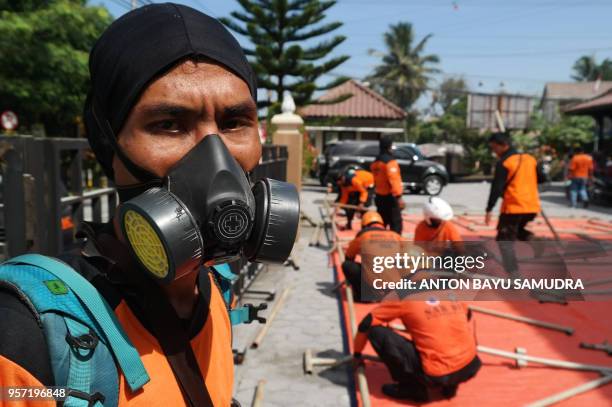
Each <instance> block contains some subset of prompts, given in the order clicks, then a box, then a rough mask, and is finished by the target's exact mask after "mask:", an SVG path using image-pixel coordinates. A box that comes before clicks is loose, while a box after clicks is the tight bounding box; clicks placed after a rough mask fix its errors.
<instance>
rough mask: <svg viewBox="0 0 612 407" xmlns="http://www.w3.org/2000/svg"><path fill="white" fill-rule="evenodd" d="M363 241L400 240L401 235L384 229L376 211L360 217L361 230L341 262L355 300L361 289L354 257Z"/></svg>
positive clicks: (360, 299) (360, 295) (360, 294)
mask: <svg viewBox="0 0 612 407" xmlns="http://www.w3.org/2000/svg"><path fill="white" fill-rule="evenodd" d="M365 241H392V242H400V241H402V237H401V236H400V235H399V234H398V233H396V232H394V231H392V230H387V229H385V226H384V224H383V220H382V217H381V216H380V214H379V213H378V212H375V211H369V212H366V213H364V214H363V216H362V217H361V230H360V231H359V233H357V236H355V239H353V240H352V241H351V242H350V243H349V246H348V249H347V250H346V253H345V257H346V260H345V261H344V263H342V272H343V273H344V276H345V277H346V281H347V282H348V283H349V284H350V285H351V287H352V288H353V293H354V298H355V301H360V302H361V301H362V300H363V297H362V291H361V263H358V262H356V261H355V260H356V257H357V255H358V254H360V253H361V246H362V245H363V243H364V242H365Z"/></svg>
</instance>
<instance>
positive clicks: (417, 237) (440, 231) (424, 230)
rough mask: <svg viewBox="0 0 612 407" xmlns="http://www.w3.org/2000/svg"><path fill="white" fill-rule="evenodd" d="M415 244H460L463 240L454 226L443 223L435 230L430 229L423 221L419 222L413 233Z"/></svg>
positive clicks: (447, 222) (446, 222) (448, 222)
mask: <svg viewBox="0 0 612 407" xmlns="http://www.w3.org/2000/svg"><path fill="white" fill-rule="evenodd" d="M414 241H415V242H462V241H463V239H462V238H461V235H460V234H459V232H458V231H457V228H456V227H455V225H453V224H452V223H451V222H450V221H443V222H442V223H441V224H440V226H438V227H437V228H432V227H430V226H429V225H428V224H427V222H425V221H424V220H423V221H421V222H419V224H418V225H417V227H416V229H415V231H414Z"/></svg>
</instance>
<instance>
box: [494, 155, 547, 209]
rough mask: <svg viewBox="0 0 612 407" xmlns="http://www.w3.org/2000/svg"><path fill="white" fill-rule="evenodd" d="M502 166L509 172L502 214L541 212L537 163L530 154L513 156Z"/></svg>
mask: <svg viewBox="0 0 612 407" xmlns="http://www.w3.org/2000/svg"><path fill="white" fill-rule="evenodd" d="M502 165H503V166H504V168H505V169H506V170H507V171H508V175H507V177H506V188H505V190H504V195H503V202H502V206H501V213H504V214H520V213H538V212H540V196H539V194H538V175H537V174H538V173H537V165H538V164H537V161H536V159H535V158H534V157H533V156H531V155H529V154H513V155H511V156H510V157H508V158H506V159H505V160H504V161H503V163H502Z"/></svg>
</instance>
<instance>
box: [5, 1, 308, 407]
mask: <svg viewBox="0 0 612 407" xmlns="http://www.w3.org/2000/svg"><path fill="white" fill-rule="evenodd" d="M89 70H90V75H91V77H90V81H89V83H90V90H89V93H88V98H87V101H86V103H85V109H84V123H85V128H86V132H87V138H88V140H89V143H90V145H91V148H92V150H93V151H94V153H95V155H96V158H97V160H98V161H99V163H100V164H101V166H102V168H103V170H104V172H105V174H106V175H107V176H108V178H110V179H111V180H112V181H113V182H114V184H115V185H116V186H117V190H118V193H119V199H120V205H119V207H117V208H110V209H114V210H115V212H114V214H111V215H112V216H113V219H112V220H111V221H110V222H108V223H104V224H101V223H93V222H87V223H84V224H83V225H81V228H80V229H81V230H80V233H81V237H85V238H86V239H85V241H84V244H83V247H81V248H80V250H78V251H75V252H73V253H64V254H63V255H61V259H62V260H63V261H60V260H57V259H53V258H51V257H45V256H42V255H37V254H28V255H22V256H19V257H15V258H13V259H10V260H8V261H6V262H4V263H2V264H1V265H0V386H14V387H18V388H25V387H30V386H32V387H35V388H42V387H43V386H44V387H51V386H57V388H54V391H53V396H54V397H58V398H60V399H62V400H63V399H64V398H65V400H63V401H64V403H63V404H64V405H66V406H102V405H104V406H106V407H115V406H119V407H129V406H189V407H200V406H201V407H212V406H230V405H231V404H233V403H232V392H233V381H234V365H233V355H232V324H234V323H238V322H243V321H244V322H248V321H251V320H253V319H255V318H256V317H257V315H256V312H253V311H256V310H254V309H253V307H242V308H239V309H235V310H231V311H228V307H229V304H230V303H231V298H230V297H231V292H230V291H228V290H227V287H228V285H229V284H231V282H230V280H231V279H232V278H233V277H234V276H233V274H232V272H231V271H230V270H229V267H227V265H224V264H221V265H218V263H225V262H231V261H233V260H236V259H238V258H241V257H242V256H244V257H246V258H249V259H250V260H251V261H264V260H266V261H277V262H283V261H284V260H285V259H286V258H287V255H288V254H289V252H290V250H291V247H292V246H293V242H294V240H295V234H294V232H295V231H296V230H297V224H298V221H299V199H298V196H297V192H296V191H295V188H294V187H293V186H291V185H290V184H287V183H282V182H280V181H275V180H269V179H262V180H260V181H258V182H257V183H256V184H255V185H254V186H253V187H251V185H250V182H249V179H248V177H247V173H248V172H250V171H251V170H253V169H254V168H255V166H256V165H257V163H258V162H259V159H260V157H261V144H260V140H259V134H258V127H257V104H256V102H257V100H256V96H257V86H256V84H255V74H254V73H253V71H252V70H251V68H250V66H249V63H248V61H247V59H246V57H245V55H244V53H243V51H242V48H241V47H240V45H239V44H238V42H237V41H236V40H235V39H234V38H233V37H232V36H231V34H230V33H229V32H228V31H227V29H226V28H225V27H224V26H223V24H221V23H220V22H219V21H217V20H215V19H213V18H211V17H209V16H207V15H205V14H203V13H200V12H199V11H197V10H194V9H192V8H190V7H187V6H182V5H177V4H172V3H164V4H152V5H147V6H144V7H140V8H138V9H136V10H133V11H131V12H129V13H127V14H124V15H123V16H121V17H120V18H118V19H117V20H115V21H114V22H113V23H112V24H111V25H110V26H109V27H108V28H107V29H106V31H105V32H104V33H103V34H102V36H101V37H100V38H99V39H98V41H97V42H96V44H95V46H94V48H93V50H92V51H91V55H90V58H89ZM269 196H272V197H273V199H269V198H268V197H269ZM264 239H265V240H266V244H263V241H264ZM205 264H206V265H209V264H213V265H214V266H211V267H207V266H205ZM223 266H224V267H223ZM230 288H231V287H230ZM41 394H42V393H41ZM46 394H49V393H46ZM8 404H11V403H8ZM60 404H62V403H60ZM0 405H2V401H0ZM17 405H20V406H39V405H55V403H54V402H53V401H48V402H46V403H43V404H40V402H39V401H37V400H32V402H31V403H30V402H29V401H28V400H23V401H22V402H18V403H17Z"/></svg>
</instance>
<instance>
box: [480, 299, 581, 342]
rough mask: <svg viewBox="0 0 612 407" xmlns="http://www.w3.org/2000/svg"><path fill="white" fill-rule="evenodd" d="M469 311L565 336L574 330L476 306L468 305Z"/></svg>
mask: <svg viewBox="0 0 612 407" xmlns="http://www.w3.org/2000/svg"><path fill="white" fill-rule="evenodd" d="M469 309H471V310H472V311H475V312H480V313H482V314H487V315H492V316H494V317H498V318H505V319H510V320H512V321H518V322H524V323H526V324H530V325H535V326H539V327H541V328H547V329H552V330H555V331H561V332H564V333H565V334H567V335H572V334H573V333H574V328H571V327H569V326H562V325H557V324H553V323H550V322H545V321H539V320H537V319H533V318H527V317H522V316H519V315H512V314H507V313H505V312H499V311H496V310H492V309H488V308H481V307H478V306H475V305H470V306H469Z"/></svg>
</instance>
